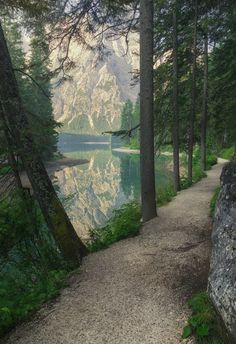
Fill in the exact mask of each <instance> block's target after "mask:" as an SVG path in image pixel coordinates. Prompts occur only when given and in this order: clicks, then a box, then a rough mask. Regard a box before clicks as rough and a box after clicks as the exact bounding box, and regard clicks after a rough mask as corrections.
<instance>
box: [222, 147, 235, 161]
mask: <svg viewBox="0 0 236 344" xmlns="http://www.w3.org/2000/svg"><path fill="white" fill-rule="evenodd" d="M234 153H235V152H234V147H229V148H224V149H222V151H221V152H220V153H219V156H220V157H221V158H222V159H226V160H232V159H233V157H234Z"/></svg>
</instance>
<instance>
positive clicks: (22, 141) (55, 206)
mask: <svg viewBox="0 0 236 344" xmlns="http://www.w3.org/2000/svg"><path fill="white" fill-rule="evenodd" d="M0 80H1V83H0V101H1V103H2V105H3V110H4V112H5V113H4V116H5V118H6V120H7V125H8V127H9V128H10V130H11V134H12V137H14V142H15V146H16V147H17V154H19V156H20V158H21V160H22V163H23V165H24V168H25V171H26V173H27V175H28V178H29V180H30V183H31V185H32V188H33V191H34V194H35V197H36V199H37V201H38V203H39V206H40V208H41V210H42V214H43V215H44V218H45V221H46V223H47V225H48V227H49V229H50V230H51V231H52V234H53V237H54V239H55V241H56V243H57V244H58V247H59V249H60V250H61V252H62V254H63V256H64V257H65V259H66V260H68V261H69V262H70V263H72V264H73V265H75V264H76V265H77V264H78V263H79V262H80V260H81V257H82V256H83V255H84V254H85V253H86V248H85V246H84V244H83V243H82V241H81V240H80V239H79V238H78V236H77V234H76V232H75V230H74V228H73V226H72V224H71V222H70V220H69V218H68V216H67V214H66V212H65V210H64V208H63V206H62V204H61V202H60V200H59V198H58V197H57V194H56V192H55V190H54V188H53V185H52V183H51V180H50V178H49V177H48V174H47V171H46V169H45V167H44V165H43V163H42V161H41V159H40V157H39V155H38V153H37V150H36V147H35V145H34V142H33V138H32V134H31V132H30V126H29V123H28V120H27V117H26V116H25V114H24V112H23V109H22V103H21V99H20V95H19V90H18V85H17V82H16V78H15V75H14V72H13V68H12V62H11V57H10V54H9V51H8V48H7V44H6V40H5V37H4V33H3V30H2V26H1V23H0Z"/></svg>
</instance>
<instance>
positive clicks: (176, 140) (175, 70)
mask: <svg viewBox="0 0 236 344" xmlns="http://www.w3.org/2000/svg"><path fill="white" fill-rule="evenodd" d="M177 10H178V0H176V1H175V2H174V4H173V163H174V186H175V191H179V190H180V176H179V104H178V36H177V35H178V33H177Z"/></svg>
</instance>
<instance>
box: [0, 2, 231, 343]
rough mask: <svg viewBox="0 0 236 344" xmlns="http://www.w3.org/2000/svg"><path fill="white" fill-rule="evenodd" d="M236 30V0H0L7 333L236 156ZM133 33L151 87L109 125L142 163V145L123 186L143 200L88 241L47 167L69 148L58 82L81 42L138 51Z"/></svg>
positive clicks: (1, 322) (2, 305) (1, 245)
mask: <svg viewBox="0 0 236 344" xmlns="http://www.w3.org/2000/svg"><path fill="white" fill-rule="evenodd" d="M235 29H236V3H235V1H233V0H225V1H224V0H221V1H219V0H191V1H186V0H183V1H179V0H166V1H163V0H140V1H130V0H129V1H124V0H119V1H115V2H114V1H110V0H99V1H94V0H76V1H70V0H56V1H50V0H42V1H34V0H29V1H24V0H14V1H12V0H5V1H1V2H0V140H1V145H0V336H1V335H2V336H3V335H5V334H6V333H7V332H9V331H10V330H11V329H12V328H13V327H14V326H16V325H17V324H18V323H19V322H20V321H22V320H24V319H26V318H28V316H29V315H30V314H32V312H34V311H35V310H37V309H38V308H39V307H40V306H41V305H42V304H43V303H45V302H47V301H49V300H50V299H52V298H54V297H55V296H57V295H58V293H59V290H60V289H61V288H62V287H63V286H64V285H65V280H66V276H68V274H69V273H70V272H71V271H74V270H75V269H77V268H78V267H79V266H80V265H81V261H82V258H83V257H84V256H86V255H87V254H89V253H90V252H94V251H98V250H100V249H102V248H106V247H108V246H110V245H111V244H112V243H113V242H115V241H119V240H121V239H124V238H126V237H133V236H135V235H136V234H138V233H139V230H140V227H141V225H142V224H144V223H146V222H148V221H149V220H152V219H154V218H155V217H156V216H157V214H158V207H159V206H162V205H164V204H166V203H168V202H169V201H170V200H171V199H172V198H173V197H174V196H176V195H177V193H178V192H179V191H181V190H183V189H187V188H188V187H190V186H191V185H193V184H195V183H196V182H198V181H199V180H201V179H202V178H203V177H206V171H208V170H209V169H210V168H211V167H212V166H213V165H214V164H216V163H217V157H221V158H224V159H228V160H231V159H232V160H233V159H234V158H235V156H236V115H235V108H236V63H235V55H236V34H235V32H236V31H235ZM133 32H135V33H138V34H139V35H140V49H139V54H140V68H139V71H138V72H135V73H134V75H133V82H134V83H135V84H140V93H139V96H138V98H137V100H136V102H134V103H133V102H132V101H131V100H130V99H127V100H126V102H124V104H123V108H122V111H121V121H120V122H121V124H120V128H112V131H109V132H107V133H103V134H104V135H105V134H106V135H107V134H111V136H112V138H111V141H112V140H113V139H115V138H117V137H119V140H121V141H119V142H122V145H124V146H125V147H126V148H127V149H131V150H133V149H134V150H136V152H140V169H139V170H138V171H137V170H136V165H137V159H138V158H137V156H136V155H134V156H132V157H130V156H128V155H127V156H126V157H125V158H124V159H122V160H121V173H120V174H121V175H120V179H121V185H122V188H123V191H124V194H125V195H126V196H127V198H128V197H129V195H130V194H131V193H133V194H134V199H135V201H133V200H132V201H131V202H130V203H128V204H125V205H123V206H122V207H121V209H117V210H115V212H114V214H113V216H112V217H111V218H110V219H109V220H108V222H107V224H106V225H105V226H104V227H103V228H99V229H97V228H91V233H90V235H91V237H90V239H89V240H86V241H85V240H83V238H80V237H79V236H78V235H77V233H76V230H75V228H74V226H73V225H72V222H71V219H70V218H69V216H68V213H67V211H66V204H67V202H68V199H67V198H66V197H64V198H63V197H61V194H60V192H59V191H58V187H57V185H56V184H55V183H53V181H52V180H51V178H50V176H49V174H48V172H47V169H46V166H47V163H48V161H51V162H53V161H54V162H55V161H57V160H58V159H60V158H62V155H61V153H60V152H59V150H58V146H57V144H58V129H59V128H60V126H62V125H63V123H58V122H57V121H56V120H55V119H54V118H55V117H54V113H53V91H54V87H56V86H57V85H59V84H61V83H63V82H70V79H71V76H70V75H69V74H70V73H71V72H72V74H73V69H74V68H76V65H75V63H74V61H73V58H72V57H71V56H70V45H71V44H72V42H76V43H78V44H80V45H83V49H94V50H96V51H97V52H98V53H99V56H100V59H101V60H102V59H104V58H105V57H106V46H105V43H104V36H105V37H106V39H109V40H118V39H119V38H120V37H125V41H126V45H127V51H128V49H129V37H130V34H131V33H133ZM88 37H94V38H95V42H96V43H95V44H94V45H93V46H91V40H90V38H89V39H88ZM55 54H57V64H56V65H55V63H54V64H52V57H53V56H55ZM101 134H102V133H101ZM73 140H75V141H76V136H75V137H74V138H73ZM101 140H102V139H101V138H99V139H98V142H99V141H101ZM104 140H105V141H106V142H107V143H109V142H110V141H109V140H108V139H107V138H105V139H104ZM106 142H105V143H106ZM167 153H169V154H170V156H171V158H172V156H173V159H172V162H171V163H170V166H171V169H172V172H173V173H172V178H173V180H172V183H171V185H168V186H167V187H165V188H156V180H155V179H156V175H157V173H156V171H155V161H156V160H155V159H156V158H157V157H158V156H160V155H162V154H167ZM114 154H117V155H118V156H119V154H118V153H114ZM167 155H168V154H167ZM138 162H139V160H138ZM163 174H164V173H163ZM24 175H25V176H27V178H28V180H29V185H30V187H29V186H25V184H24V182H23V181H22V180H23V179H22V176H24ZM137 180H138V182H137ZM139 195H141V197H139ZM159 221H161V218H160V220H159ZM186 337H187V336H186ZM48 343H49V342H48ZM117 343H118V342H117ZM163 343H164V341H163ZM173 343H174V342H173ZM199 343H200V341H199ZM201 343H203V342H201ZM206 343H224V342H220V341H219V342H216V341H215V342H213V341H212V342H210V341H208V342H206ZM170 344H171V342H170Z"/></svg>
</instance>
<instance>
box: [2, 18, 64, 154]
mask: <svg viewBox="0 0 236 344" xmlns="http://www.w3.org/2000/svg"><path fill="white" fill-rule="evenodd" d="M3 19H4V20H3V29H4V32H5V36H6V40H7V44H8V48H9V52H10V55H11V59H12V63H13V67H14V68H15V69H16V77H17V82H18V86H19V91H20V95H21V98H22V103H23V107H24V110H25V112H26V115H27V117H28V120H29V122H30V127H31V131H32V134H33V137H34V142H35V144H36V148H37V150H38V153H39V154H40V156H41V157H42V158H43V159H45V160H46V159H50V158H52V157H53V154H54V153H55V152H56V150H57V146H56V145H57V133H56V130H55V129H56V128H57V127H58V123H57V122H56V121H55V120H54V116H53V109H52V100H51V85H50V78H49V76H50V71H49V68H48V66H49V63H50V62H49V58H48V54H49V49H48V44H47V42H46V41H45V35H46V33H45V32H44V29H43V27H42V25H39V24H38V25H37V27H36V28H35V29H34V33H32V35H31V42H30V48H31V57H30V65H31V68H30V69H29V70H27V73H28V74H29V75H30V77H31V78H33V80H34V81H33V80H32V79H30V78H29V77H27V76H26V75H24V74H23V73H21V71H22V70H23V71H25V64H26V60H27V58H26V54H25V52H24V50H23V38H22V28H21V26H20V23H19V22H18V20H16V19H12V18H10V17H8V16H6V15H5V16H3ZM36 83H37V85H36ZM38 85H39V86H38ZM39 87H40V88H39Z"/></svg>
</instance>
